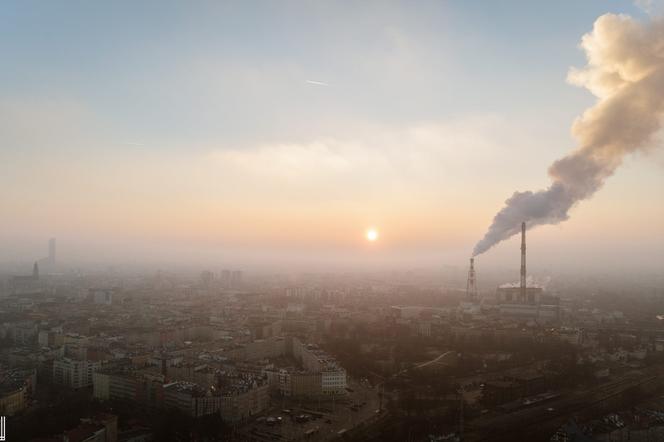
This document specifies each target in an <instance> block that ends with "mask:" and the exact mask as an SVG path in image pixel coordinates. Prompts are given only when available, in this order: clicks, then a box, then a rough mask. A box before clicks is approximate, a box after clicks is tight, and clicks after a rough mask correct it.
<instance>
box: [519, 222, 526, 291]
mask: <svg viewBox="0 0 664 442" xmlns="http://www.w3.org/2000/svg"><path fill="white" fill-rule="evenodd" d="M520 287H521V301H522V302H523V301H525V300H526V223H525V221H524V222H522V223H521V286H520Z"/></svg>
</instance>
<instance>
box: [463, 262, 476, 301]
mask: <svg viewBox="0 0 664 442" xmlns="http://www.w3.org/2000/svg"><path fill="white" fill-rule="evenodd" d="M466 298H467V300H468V301H470V302H475V301H476V300H477V281H476V280H475V258H470V268H469V269H468V281H467V282H466Z"/></svg>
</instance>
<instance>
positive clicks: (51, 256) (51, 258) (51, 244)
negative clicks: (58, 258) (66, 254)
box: [48, 238, 55, 265]
mask: <svg viewBox="0 0 664 442" xmlns="http://www.w3.org/2000/svg"><path fill="white" fill-rule="evenodd" d="M48 263H49V264H51V265H54V264H55V238H51V239H49V240H48Z"/></svg>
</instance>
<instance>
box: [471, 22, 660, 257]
mask: <svg viewBox="0 0 664 442" xmlns="http://www.w3.org/2000/svg"><path fill="white" fill-rule="evenodd" d="M581 48H582V49H583V50H584V51H585V53H586V57H587V59H588V64H587V65H586V67H584V68H583V69H572V70H570V72H569V75H568V81H569V82H570V83H572V84H575V85H578V86H582V87H585V88H587V89H588V90H590V92H592V93H593V94H594V95H595V96H596V97H597V98H598V101H597V103H596V104H595V105H594V106H593V107H591V108H590V109H588V110H586V111H585V112H584V113H583V115H581V116H580V117H579V118H577V120H576V121H575V122H574V124H573V126H572V134H573V135H574V137H575V138H576V139H577V141H578V147H577V149H576V150H574V151H573V152H572V153H570V154H569V155H567V156H566V157H564V158H561V159H559V160H557V161H556V162H554V163H553V164H552V165H551V167H549V176H550V177H551V180H552V183H551V186H549V188H548V189H545V190H540V191H537V192H530V191H528V192H515V193H514V194H513V195H512V196H511V197H510V198H509V199H508V200H507V201H505V207H503V209H501V210H500V212H498V213H497V214H496V216H495V217H494V219H493V223H492V224H491V226H490V227H489V230H488V231H487V233H486V234H485V235H484V238H482V240H480V241H479V242H478V243H477V245H476V246H475V249H474V250H473V256H476V255H479V254H481V253H484V252H486V251H487V250H489V249H490V248H491V247H493V246H494V245H495V244H497V243H498V242H500V241H503V240H505V239H507V238H509V237H511V236H512V235H514V234H516V233H518V232H519V231H520V226H521V222H522V221H525V222H526V224H527V226H528V228H532V227H535V226H537V225H542V224H558V223H560V222H562V221H565V220H566V219H568V218H569V211H570V209H571V208H572V207H574V205H576V203H578V202H579V201H582V200H584V199H586V198H590V197H591V196H592V195H593V194H594V193H595V192H597V191H598V190H599V189H600V188H601V187H602V185H603V184H604V181H605V180H606V179H607V178H608V177H610V176H611V175H613V173H614V172H615V170H616V168H618V166H620V164H621V163H622V160H623V158H624V157H625V155H627V154H630V153H632V152H635V151H639V150H643V149H646V148H647V147H648V146H649V144H650V143H649V142H650V141H651V139H652V138H653V136H654V134H655V133H656V132H657V131H658V130H659V129H660V127H661V125H662V114H663V113H664V19H662V18H654V19H652V20H650V21H648V22H647V23H639V22H638V21H636V20H634V19H633V18H631V17H629V16H626V15H615V14H606V15H603V16H601V17H599V18H598V19H597V20H596V21H595V24H594V26H593V30H592V32H590V33H588V34H586V35H584V36H583V39H582V40H581Z"/></svg>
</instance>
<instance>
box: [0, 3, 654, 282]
mask: <svg viewBox="0 0 664 442" xmlns="http://www.w3.org/2000/svg"><path fill="white" fill-rule="evenodd" d="M648 4H649V3H648V2H644V1H642V2H640V3H638V4H635V3H633V2H630V1H606V0H602V1H599V0H597V1H593V0H585V1H582V2H579V1H556V2H530V1H503V2H489V1H487V2H462V1H457V2H454V1H415V2H410V1H409V2H406V1H403V2H391V1H366V2H344V1H336V2H331V1H330V2H323V1H282V2H273V1H254V2H243V1H237V2H232V1H228V2H203V1H201V2H195V4H192V3H188V2H168V1H160V2H149V1H146V2H131V1H117V2H108V3H100V2H88V1H67V2H32V1H5V2H2V3H1V4H0V54H1V57H0V84H1V85H2V87H0V207H2V210H1V212H0V213H1V214H2V215H1V216H0V262H15V261H30V260H32V259H35V258H38V257H40V256H42V255H44V254H45V250H46V241H47V239H48V238H49V237H52V236H54V237H57V238H58V245H59V255H60V258H61V259H63V260H69V261H71V262H76V263H84V262H92V261H94V262H106V261H107V262H116V263H117V262H125V263H127V262H128V263H133V262H141V263H146V262H155V263H157V262H173V263H175V262H192V263H201V264H205V265H212V264H214V265H217V264H218V265H226V264H228V263H235V264H237V265H248V266H249V265H252V264H257V263H258V264H261V265H270V263H274V264H280V265H286V264H288V265H293V266H298V265H300V266H320V267H321V268H325V267H332V266H341V267H343V266H349V267H352V268H362V267H380V266H388V267H389V266H397V267H418V266H437V265H443V264H445V265H451V264H456V265H459V266H465V263H466V262H467V259H468V257H469V256H470V253H471V251H472V249H473V246H474V245H475V243H476V242H477V241H478V240H479V239H480V238H482V236H483V235H484V233H485V231H486V229H487V227H488V226H489V225H490V224H491V220H492V218H493V216H494V214H495V213H496V211H497V210H499V209H500V208H501V207H502V206H503V204H504V202H505V200H506V199H507V198H508V197H509V196H510V195H512V193H513V192H514V191H516V190H519V191H523V190H528V189H533V190H536V189H541V188H544V187H546V186H547V185H548V184H549V181H550V179H549V177H548V175H547V169H548V167H549V165H550V164H551V163H552V162H553V161H555V160H556V159H557V158H560V157H562V156H564V155H565V154H567V153H568V152H569V151H571V150H572V149H573V148H574V147H575V140H574V139H573V138H572V136H571V133H570V128H571V126H572V123H573V121H574V120H575V118H577V117H578V116H579V115H581V114H582V113H583V111H584V110H585V109H587V108H588V107H590V106H592V105H593V103H595V101H596V98H595V97H594V96H593V95H592V94H591V93H589V92H588V90H586V89H583V88H579V87H575V86H573V85H570V84H569V83H568V82H567V81H566V78H567V74H568V71H569V70H570V68H571V67H581V66H583V65H585V63H586V60H585V55H584V53H583V51H581V50H580V48H579V43H580V41H581V37H582V36H583V35H584V34H585V33H587V32H590V31H591V30H592V27H593V23H594V21H595V20H596V19H597V18H598V17H599V16H601V15H602V14H605V13H608V12H612V13H624V14H628V15H630V16H632V17H634V18H635V19H637V20H643V21H645V20H648V19H649V16H650V15H652V14H653V13H655V12H653V7H649V6H648ZM651 6H652V5H651ZM663 172H664V154H663V153H662V151H661V149H653V150H651V151H649V152H647V153H642V154H637V155H632V156H630V157H629V158H627V160H626V161H625V163H624V164H623V166H622V167H621V168H620V169H619V170H618V171H617V173H616V174H615V175H614V176H613V177H611V178H610V179H609V180H608V181H607V183H606V185H605V186H604V188H602V189H601V190H600V191H599V192H598V193H597V194H596V195H595V196H594V197H593V198H592V199H591V200H588V201H584V202H582V203H581V204H579V205H578V206H576V207H575V208H574V209H573V210H572V212H571V218H570V219H569V220H568V221H565V222H563V223H561V224H559V225H556V226H543V227H538V228H537V229H533V230H532V231H530V232H529V245H530V247H529V251H530V253H531V256H530V260H531V262H535V263H536V265H539V266H541V267H542V268H575V269H586V268H587V269H597V268H616V269H630V270H635V269H646V270H658V269H661V263H662V260H663V259H664V199H663V198H662V197H661V196H662V193H661V192H662V191H661V190H658V189H664V173H663ZM369 228H375V229H376V230H377V231H378V232H379V234H380V236H379V239H378V240H377V241H374V242H368V241H367V240H366V237H365V232H366V231H367V229H369ZM516 260H518V243H517V242H516V240H514V239H512V240H508V241H506V242H504V243H501V244H499V245H497V246H495V247H494V248H493V249H491V250H490V251H488V252H487V253H485V254H484V255H482V256H481V257H480V258H479V259H478V268H481V267H479V266H481V265H485V266H499V265H512V261H514V264H513V265H514V266H516V265H517V263H516Z"/></svg>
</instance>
